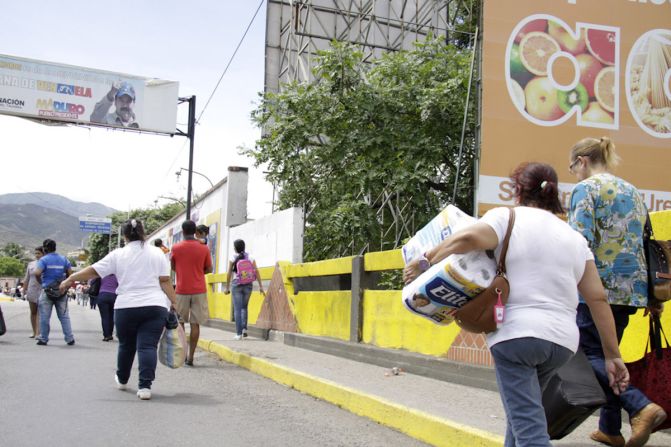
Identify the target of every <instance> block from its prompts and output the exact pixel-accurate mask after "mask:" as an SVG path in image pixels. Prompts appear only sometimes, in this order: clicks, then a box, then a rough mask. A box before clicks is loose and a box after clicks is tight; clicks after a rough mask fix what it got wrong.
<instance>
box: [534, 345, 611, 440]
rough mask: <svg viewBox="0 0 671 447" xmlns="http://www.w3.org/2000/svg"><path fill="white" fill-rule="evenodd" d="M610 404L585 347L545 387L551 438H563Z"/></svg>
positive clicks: (544, 405)
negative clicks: (584, 349)
mask: <svg viewBox="0 0 671 447" xmlns="http://www.w3.org/2000/svg"><path fill="white" fill-rule="evenodd" d="M605 403H606V394H605V393H604V392H603V389H602V388H601V384H600V383H599V381H598V380H597V378H596V376H595V375H594V370H593V369H592V365H591V363H590V362H589V360H588V359H587V356H586V355H585V353H584V352H582V350H580V349H578V352H576V354H575V355H574V356H573V357H571V360H569V361H568V362H566V364H565V365H564V366H562V367H561V368H559V369H558V370H557V372H556V373H555V375H554V376H552V378H551V379H550V381H549V382H548V383H547V386H546V387H545V389H544V390H543V408H544V409H545V418H546V419H547V423H548V434H549V435H550V439H562V438H563V437H565V436H566V435H568V434H569V433H571V432H572V431H573V430H575V429H576V427H578V426H579V425H580V424H582V423H583V421H584V420H585V419H587V418H588V417H589V416H590V415H591V414H592V413H594V411H596V410H597V409H598V408H600V407H602V406H603V405H605Z"/></svg>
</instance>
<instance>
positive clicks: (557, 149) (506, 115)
mask: <svg viewBox="0 0 671 447" xmlns="http://www.w3.org/2000/svg"><path fill="white" fill-rule="evenodd" d="M483 14H484V16H483V65H482V74H483V85H482V133H481V136H482V146H481V147H482V153H481V155H482V156H481V163H480V177H479V188H478V202H479V210H478V212H479V213H480V214H482V213H483V212H484V211H486V210H487V209H489V208H491V207H493V206H497V205H512V204H513V195H512V185H511V183H510V182H509V180H508V175H509V174H510V173H511V172H512V170H513V169H514V168H515V167H516V166H517V165H519V164H520V163H521V162H524V161H538V162H545V163H549V164H551V165H552V166H554V167H555V169H556V170H557V173H558V174H559V180H560V189H561V191H562V194H563V200H564V204H565V205H566V204H567V201H568V197H569V195H570V191H571V189H572V187H573V185H574V184H575V182H577V179H576V178H575V177H573V176H572V175H571V174H570V173H569V171H568V164H569V151H570V149H571V148H572V147H573V145H574V144H575V143H576V142H578V141H579V140H581V139H583V138H585V137H595V138H600V137H603V136H607V137H610V138H611V139H612V140H613V142H614V143H615V145H616V152H617V153H618V154H619V155H620V156H621V158H622V163H621V164H620V166H619V167H618V168H617V171H616V172H614V173H615V174H616V175H618V176H620V177H622V178H624V179H625V180H627V181H629V182H631V183H632V184H634V185H635V186H636V187H638V188H639V190H641V192H642V193H643V194H644V195H645V201H646V205H647V206H648V208H649V209H650V210H651V211H658V210H665V209H671V175H669V172H668V170H669V166H671V3H670V2H669V1H668V0H536V1H533V2H530V1H526V0H485V1H484V11H483Z"/></svg>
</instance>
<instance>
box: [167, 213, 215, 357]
mask: <svg viewBox="0 0 671 447" xmlns="http://www.w3.org/2000/svg"><path fill="white" fill-rule="evenodd" d="M195 234H196V223H195V222H194V221H192V220H185V221H184V222H183V223H182V235H183V236H184V239H183V240H182V241H181V242H178V243H177V244H175V245H173V247H172V255H171V257H170V262H171V264H172V269H173V270H174V271H175V274H176V276H177V287H176V290H175V292H176V293H177V306H176V308H177V313H178V314H179V315H180V317H181V320H182V325H184V323H189V325H190V326H191V333H190V334H189V352H188V353H187V356H186V361H185V363H186V364H187V365H189V366H193V356H194V353H195V351H196V347H197V346H198V339H199V338H200V325H201V324H202V323H205V321H207V319H208V318H209V317H210V310H209V308H208V305H207V283H206V282H205V274H207V273H211V272H212V257H211V256H210V250H209V249H208V248H207V246H206V245H203V244H201V243H200V242H199V241H198V240H197V239H196V237H195Z"/></svg>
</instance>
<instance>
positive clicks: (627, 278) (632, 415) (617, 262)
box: [569, 137, 667, 447]
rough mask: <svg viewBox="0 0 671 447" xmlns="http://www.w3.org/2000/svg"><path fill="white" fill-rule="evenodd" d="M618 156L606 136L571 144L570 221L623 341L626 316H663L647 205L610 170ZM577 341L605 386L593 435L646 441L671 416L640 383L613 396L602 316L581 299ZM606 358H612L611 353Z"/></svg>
mask: <svg viewBox="0 0 671 447" xmlns="http://www.w3.org/2000/svg"><path fill="white" fill-rule="evenodd" d="M618 162H619V157H618V155H617V154H616V153H615V145H614V144H613V143H612V141H611V140H610V139H609V138H606V137H604V138H601V139H596V138H585V139H583V140H581V141H579V142H578V143H576V145H575V146H574V147H573V148H572V149H571V152H570V158H569V171H570V172H571V173H572V174H573V175H575V176H576V177H577V179H578V180H579V183H578V184H577V185H576V186H575V188H574V189H573V192H572V193H571V205H570V210H569V224H570V225H571V226H572V227H573V228H575V229H576V230H577V231H578V232H579V233H580V234H582V235H583V236H584V237H585V239H586V240H587V243H588V245H589V248H590V249H591V250H592V252H593V253H594V258H595V262H596V266H597V269H598V271H599V276H600V278H601V281H602V283H603V286H604V288H605V289H606V292H607V294H608V302H609V304H610V310H611V314H612V316H613V318H614V319H615V329H616V333H617V342H618V344H619V343H620V341H621V340H622V335H623V333H624V330H625V329H626V327H627V325H628V324H629V317H630V315H633V314H634V313H636V311H637V309H638V308H645V307H647V308H648V309H649V311H651V312H653V313H655V314H660V313H661V312H662V310H663V307H662V305H661V303H656V302H654V301H653V300H651V299H650V298H652V297H648V278H647V267H646V261H645V253H644V251H643V250H644V249H643V227H644V225H645V221H646V219H647V210H646V207H645V204H644V202H643V197H642V196H641V194H640V192H639V191H638V190H637V189H636V188H635V187H634V186H633V185H631V184H630V183H628V182H626V181H625V180H623V179H621V178H619V177H616V176H614V175H613V174H612V173H611V171H612V170H613V168H615V167H616V166H617V164H618ZM577 322H578V327H579V328H580V347H581V348H582V350H583V351H584V352H585V354H586V355H587V357H588V358H589V360H590V362H591V364H592V368H593V369H594V372H595V374H596V376H597V378H598V379H599V381H600V382H601V384H602V386H603V387H604V390H605V392H606V397H607V403H606V405H605V406H604V407H603V408H602V409H601V414H600V417H599V428H598V430H596V431H595V432H593V433H592V434H591V435H590V438H592V439H593V440H595V441H598V442H601V443H604V444H608V445H612V446H625V445H626V446H627V447H638V446H642V445H645V443H646V442H647V441H648V438H649V437H650V433H651V432H652V430H653V429H654V428H655V427H657V426H658V425H659V424H661V423H662V422H664V420H665V419H666V418H667V414H666V412H665V411H664V409H663V408H662V407H660V406H659V405H657V404H655V403H653V402H652V401H651V400H650V398H649V397H648V396H646V395H645V394H643V393H642V392H641V391H640V390H639V389H637V388H635V387H633V386H629V387H628V388H627V389H626V390H625V391H624V392H622V393H620V394H619V395H616V394H614V393H612V392H611V391H610V390H609V389H608V387H607V386H605V385H606V381H607V377H606V371H605V370H604V352H603V351H602V350H601V339H600V337H599V333H598V332H597V330H596V326H597V324H598V316H596V315H594V314H593V313H592V312H590V309H589V307H588V306H586V305H585V303H584V302H581V303H580V304H579V305H578V314H577ZM606 358H607V357H606ZM622 409H624V410H625V411H626V412H627V413H628V414H629V419H630V422H631V438H630V439H629V441H628V442H627V443H626V444H625V440H624V437H623V436H622V434H621V432H620V429H621V427H622Z"/></svg>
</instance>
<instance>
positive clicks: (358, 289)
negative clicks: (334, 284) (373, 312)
mask: <svg viewBox="0 0 671 447" xmlns="http://www.w3.org/2000/svg"><path fill="white" fill-rule="evenodd" d="M365 274H366V271H365V270H364V262H363V256H355V257H354V258H352V303H351V307H350V324H349V341H351V342H355V343H359V342H360V341H361V339H362V329H363V290H364V277H365Z"/></svg>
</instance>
